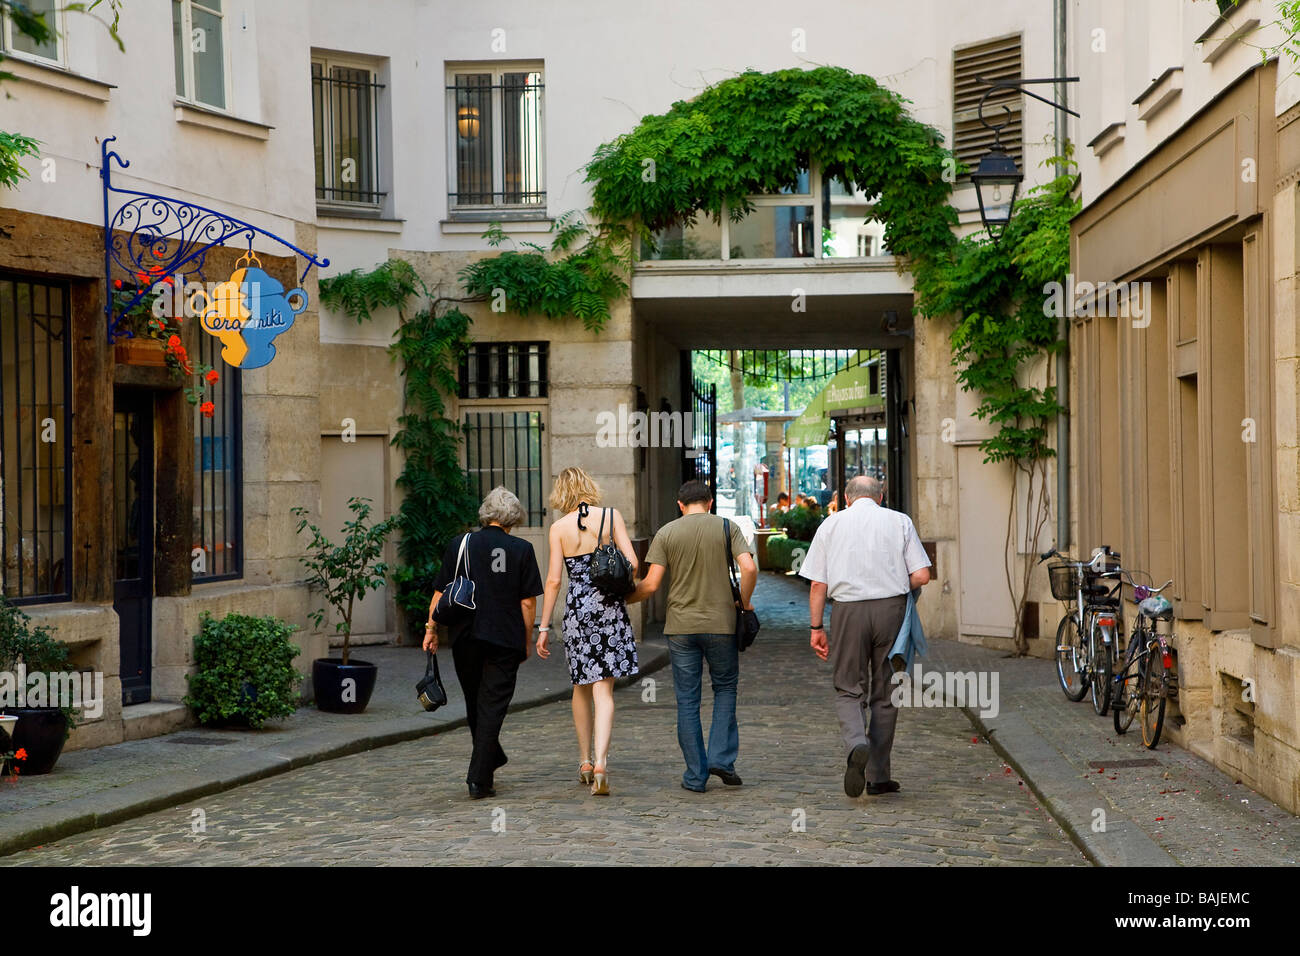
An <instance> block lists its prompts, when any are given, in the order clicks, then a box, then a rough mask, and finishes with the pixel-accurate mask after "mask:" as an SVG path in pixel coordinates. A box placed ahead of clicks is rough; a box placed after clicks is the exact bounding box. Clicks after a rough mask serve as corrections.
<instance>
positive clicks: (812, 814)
mask: <svg viewBox="0 0 1300 956" xmlns="http://www.w3.org/2000/svg"><path fill="white" fill-rule="evenodd" d="M760 582H761V583H760V587H759V591H758V592H757V594H756V598H755V603H756V604H757V605H758V606H759V609H760V614H761V616H762V619H763V622H764V630H763V633H762V634H760V636H759V641H758V643H757V644H756V645H755V647H754V648H752V649H751V650H750V651H749V652H747V653H746V654H745V656H744V658H743V659H742V676H741V689H740V722H741V723H740V726H741V759H740V761H739V763H738V765H737V769H738V770H739V771H740V773H741V774H742V775H743V776H744V778H745V781H746V782H745V786H744V787H741V788H725V787H723V786H721V784H720V783H719V782H718V781H716V780H714V781H712V782H711V783H710V787H709V792H708V793H706V794H694V793H688V792H686V791H684V790H682V789H681V788H680V787H679V785H678V784H679V781H680V776H681V771H682V765H681V757H680V754H679V752H678V750H677V746H676V736H675V725H674V704H673V693H672V682H671V671H670V669H668V668H663V669H661V670H658V671H655V672H653V673H650V674H649V675H648V676H649V679H650V680H651V681H652V683H651V684H646V683H645V680H646V675H642V676H639V677H638V678H636V679H634V681H632V682H631V683H630V684H628V685H625V687H624V688H623V689H622V690H620V691H619V692H618V695H617V701H618V708H619V709H618V716H617V721H616V727H615V739H614V749H613V754H612V757H611V766H610V771H611V785H612V787H613V790H614V795H613V796H612V797H610V798H608V799H602V798H593V797H591V796H589V795H588V794H587V793H586V791H585V789H584V788H582V787H581V786H580V785H579V784H578V782H577V777H576V760H575V754H574V753H573V751H574V749H575V744H574V739H573V728H572V722H571V719H570V715H569V708H568V706H567V704H565V703H563V702H562V701H563V699H566V698H567V697H568V694H569V685H568V681H567V674H566V671H565V668H564V663H563V655H562V653H559V652H557V653H556V654H554V655H553V656H552V658H551V660H550V661H549V662H547V663H545V664H543V663H542V662H539V661H537V660H536V659H532V660H530V662H529V663H528V664H526V665H525V666H524V668H523V669H522V670H521V678H520V692H519V694H518V695H517V697H516V702H517V703H519V704H521V705H524V706H527V705H528V704H533V705H537V704H541V706H533V708H532V709H527V710H524V711H522V712H518V713H513V714H512V716H511V717H509V718H508V719H507V721H506V724H505V730H504V736H503V743H504V746H505V747H506V749H507V751H508V752H509V753H510V755H511V762H510V764H509V765H508V766H507V767H506V768H504V769H503V770H502V771H501V772H500V774H499V776H498V795H497V797H496V798H495V799H492V800H486V801H481V802H471V801H469V800H468V799H467V798H466V796H465V792H464V784H463V782H462V781H463V779H464V771H465V764H466V762H467V761H468V755H469V746H468V734H467V732H466V731H465V730H464V729H463V721H462V720H461V717H462V713H461V708H460V706H459V703H460V702H459V689H458V687H457V685H456V682H455V680H454V678H453V676H452V674H451V672H450V667H448V670H447V671H446V672H445V673H444V678H445V682H446V684H447V687H448V690H449V692H450V694H451V696H452V703H451V705H450V706H449V707H448V708H446V709H444V710H443V711H440V712H439V713H438V714H437V715H426V714H423V713H421V712H419V711H418V710H416V709H415V704H414V701H413V700H411V697H412V696H413V685H414V682H415V680H416V679H417V677H418V675H419V673H420V672H421V671H422V669H423V655H422V654H421V653H420V652H419V651H418V650H416V649H404V648H367V649H365V650H364V651H363V652H362V653H363V654H364V655H365V656H366V657H369V658H371V659H373V660H375V661H376V662H378V663H380V664H381V667H382V668H383V670H382V672H381V683H380V688H379V690H378V691H377V693H376V698H375V701H374V702H373V703H372V705H371V708H370V711H369V712H368V713H367V714H366V715H364V716H361V717H343V716H336V715H329V714H320V713H319V712H317V711H315V710H304V711H301V712H299V714H297V715H295V716H294V717H293V718H291V719H290V720H288V721H285V722H283V723H282V724H281V725H279V726H278V727H276V728H274V729H269V730H266V731H262V732H260V733H249V732H239V731H185V732H183V733H181V734H177V735H173V737H170V738H159V739H157V740H152V741H139V742H135V743H132V744H122V745H119V746H118V747H109V748H103V749H102V750H98V751H87V752H82V753H74V754H68V755H66V756H65V757H64V758H63V760H62V761H61V762H60V765H59V768H58V769H57V770H56V772H55V773H54V774H53V775H51V776H49V777H46V778H29V779H26V780H23V781H21V782H20V783H19V785H18V786H16V787H9V786H5V785H0V808H2V809H3V810H5V811H10V810H15V809H16V810H21V812H18V813H12V812H5V813H3V815H0V853H5V852H12V851H13V850H17V849H20V848H23V847H31V846H35V845H36V844H37V843H41V842H46V843H50V842H51V841H52V840H54V839H56V838H58V837H60V836H65V835H67V834H78V835H75V836H70V837H69V838H67V839H63V840H62V841H61V842H58V843H51V845H47V846H44V847H41V848H38V849H35V850H30V851H25V852H18V853H15V854H13V855H11V856H7V857H4V858H3V859H0V865H21V864H23V863H36V864H60V863H69V864H71V863H94V864H111V863H117V864H125V863H135V864H140V863H192V864H221V863H272V864H292V863H307V864H320V863H327V864H329V863H332V864H346V863H363V864H381V863H410V864H417V865H424V864H427V863H431V862H437V863H507V864H511V863H582V862H605V863H627V864H635V863H683V864H706V863H762V864H807V863H828V864H837V863H854V864H895V863H903V864H906V863H920V864H962V863H983V864H999V863H1003V864H1016V863H1048V864H1075V865H1078V864H1086V863H1088V862H1090V861H1091V862H1093V863H1099V864H1130V865H1133V864H1136V865H1166V866H1167V865H1176V864H1187V865H1204V864H1226V865H1238V866H1240V865H1269V864H1272V865H1278V864H1288V863H1290V864H1294V863H1295V862H1296V860H1297V857H1298V856H1300V852H1298V850H1297V848H1298V847H1300V818H1297V817H1294V816H1292V815H1291V814H1289V813H1287V812H1286V811H1284V810H1281V809H1280V808H1278V807H1277V806H1275V805H1274V804H1272V803H1271V802H1269V801H1268V800H1267V799H1265V798H1263V797H1262V796H1260V795H1258V794H1256V793H1254V792H1253V791H1250V790H1249V789H1248V788H1246V787H1243V786H1242V785H1240V784H1239V783H1236V782H1235V781H1233V780H1232V779H1231V778H1229V777H1227V776H1225V775H1224V774H1222V773H1221V772H1220V771H1218V770H1216V769H1215V768H1214V767H1212V766H1210V765H1209V764H1207V763H1206V762H1205V761H1203V760H1201V759H1200V758H1199V757H1197V756H1195V755H1193V754H1190V753H1187V752H1185V751H1183V750H1181V749H1179V748H1178V747H1176V746H1174V745H1173V744H1169V743H1162V744H1161V745H1160V747H1159V749H1157V750H1156V751H1147V750H1145V749H1144V748H1143V747H1142V745H1141V740H1140V735H1139V734H1138V733H1137V732H1136V731H1130V732H1129V733H1128V734H1127V735H1124V736H1122V737H1121V736H1118V735H1116V734H1115V733H1114V730H1113V727H1112V725H1111V721H1110V719H1109V717H1107V718H1104V719H1103V718H1099V717H1097V716H1096V715H1095V714H1093V712H1092V709H1091V706H1090V704H1089V703H1088V702H1087V701H1086V700H1085V701H1083V702H1080V703H1078V704H1073V703H1070V702H1069V701H1067V700H1066V699H1065V697H1064V695H1062V694H1061V692H1060V690H1059V688H1058V687H1057V685H1056V679H1055V673H1054V670H1053V665H1052V663H1051V662H1048V661H1041V660H1033V659H1013V658H1007V657H1005V656H1002V655H1001V654H999V653H998V652H994V651H988V650H985V649H983V648H979V647H974V646H969V645H964V644H959V643H955V642H951V641H931V645H930V646H931V651H930V655H929V656H928V657H927V658H925V659H923V660H922V662H921V663H922V665H923V666H925V667H927V668H932V669H939V670H944V671H970V672H974V673H976V674H981V673H982V674H984V675H985V676H986V678H987V677H989V676H991V675H992V674H994V673H996V675H997V677H998V691H999V695H998V713H997V715H996V716H993V715H987V716H980V713H979V711H980V708H979V706H978V705H976V706H971V707H967V708H965V712H964V713H963V711H962V710H961V709H959V708H957V707H955V706H944V707H913V708H909V709H908V710H906V711H905V712H904V713H903V714H901V715H900V720H899V731H898V739H897V745H896V748H895V756H894V768H895V769H894V775H895V777H896V778H897V779H898V780H900V782H902V784H903V791H902V792H901V793H898V794H890V795H885V796H881V797H863V798H860V799H858V800H850V799H848V798H847V797H845V796H844V793H843V790H842V767H843V754H842V751H841V749H840V743H839V740H838V733H837V728H836V726H835V718H834V714H833V709H832V698H831V695H832V691H831V688H830V677H829V670H828V666H827V665H824V664H822V663H820V662H819V661H817V660H816V659H815V658H814V657H813V655H812V653H811V652H810V651H809V650H808V648H807V631H806V621H807V617H806V615H807V603H806V602H807V588H806V586H805V585H804V584H803V583H802V582H801V581H799V580H798V579H794V578H789V577H785V576H781V575H775V574H763V575H762V576H761V578H760ZM641 654H642V661H643V664H644V665H646V666H647V668H648V667H653V666H655V664H662V662H663V661H664V659H665V657H666V653H665V651H664V648H663V644H662V638H656V637H655V636H651V637H650V638H649V639H648V640H647V641H646V642H645V643H643V644H642V645H641ZM446 657H447V658H448V659H447V660H446V661H445V663H446V664H447V665H450V663H451V662H450V659H449V658H450V655H446ZM383 675H387V676H383ZM546 701H553V702H552V703H545V702H546ZM953 703H955V702H952V701H949V702H948V704H949V705H951V704H953ZM707 708H708V691H707V688H706V691H705V709H706V716H707ZM442 731H450V732H449V733H443V732H442ZM434 735H436V736H434ZM415 738H422V739H415ZM198 739H203V740H214V741H217V743H199V742H197V740H198ZM187 740H189V741H196V742H192V743H187V742H186V741H187ZM397 741H408V742H398V743H395V745H393V746H386V747H382V749H375V748H378V747H381V745H382V744H385V743H394V742H397ZM990 743H991V744H992V746H990ZM363 751H364V753H363ZM340 755H348V756H347V759H342V760H333V761H331V762H329V763H323V764H319V765H317V766H306V765H307V764H310V763H315V762H317V761H321V760H326V759H328V758H329V757H332V756H340ZM1121 761H1124V762H1125V763H1121ZM1132 761H1142V763H1139V764H1134V763H1131V762H1132ZM1150 761H1155V763H1150ZM1092 764H1096V766H1092ZM272 775H274V776H272ZM261 778H269V779H261ZM250 781H252V782H250ZM240 783H246V784H247V785H245V786H239V788H238V789H230V788H232V787H234V786H236V785H237V784H240ZM164 808H170V809H164ZM195 810H202V811H203V815H202V816H203V818H204V819H205V822H206V832H204V833H202V834H195V833H194V832H193V827H192V824H193V821H194V820H195V819H196V815H195V814H194V811H195ZM150 811H156V812H150ZM146 813H147V814H148V815H145V816H142V814H146ZM1049 813H1050V816H1049ZM1102 813H1104V821H1105V825H1104V827H1101V828H1099V827H1098V826H1097V824H1098V823H1099V822H1100V820H1101V819H1102V818H1101V816H1100V814H1102ZM125 820H129V821H130V822H126V823H121V822H120V821H125ZM60 821H61V822H60ZM108 824H117V825H113V826H106V825H108ZM60 826H62V827H63V829H61V830H60V829H59V827H60ZM90 827H105V828H103V829H97V830H94V831H93V832H80V833H79V831H85V830H88V829H89V828H90ZM1069 840H1073V841H1074V842H1073V844H1071V842H1069ZM6 841H7V842H6ZM1080 849H1081V850H1082V851H1083V852H1080Z"/></svg>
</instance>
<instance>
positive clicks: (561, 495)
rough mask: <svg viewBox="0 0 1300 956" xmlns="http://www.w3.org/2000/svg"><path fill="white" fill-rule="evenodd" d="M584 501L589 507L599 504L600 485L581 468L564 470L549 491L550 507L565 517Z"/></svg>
mask: <svg viewBox="0 0 1300 956" xmlns="http://www.w3.org/2000/svg"><path fill="white" fill-rule="evenodd" d="M584 501H585V502H586V503H587V504H589V505H598V504H600V485H598V484H596V482H595V481H594V480H593V479H592V477H591V475H589V474H587V473H586V472H585V471H583V470H582V469H581V468H577V467H570V468H565V469H564V470H563V471H562V472H560V474H559V476H558V477H557V478H556V479H555V487H554V488H552V489H551V507H552V508H554V509H555V510H556V511H558V512H560V514H565V515H567V514H568V513H569V512H570V511H576V510H577V508H578V505H580V504H582V502H584Z"/></svg>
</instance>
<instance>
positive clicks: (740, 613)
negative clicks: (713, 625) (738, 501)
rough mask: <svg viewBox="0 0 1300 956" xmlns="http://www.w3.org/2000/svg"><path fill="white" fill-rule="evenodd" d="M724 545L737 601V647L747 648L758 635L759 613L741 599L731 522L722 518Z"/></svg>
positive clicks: (728, 573) (728, 580)
mask: <svg viewBox="0 0 1300 956" xmlns="http://www.w3.org/2000/svg"><path fill="white" fill-rule="evenodd" d="M722 546H723V548H724V549H725V550H726V552H727V582H728V583H729V584H730V585H731V597H732V600H734V601H735V602H736V647H737V648H739V649H740V650H742V651H743V650H745V649H746V648H747V647H749V645H750V644H753V643H754V638H756V637H758V629H759V627H760V625H759V623H758V615H757V614H756V613H755V612H753V611H746V610H745V602H744V601H742V600H741V599H740V572H739V571H737V570H736V559H735V557H734V556H733V555H732V553H731V522H730V521H728V520H727V519H726V518H723V519H722Z"/></svg>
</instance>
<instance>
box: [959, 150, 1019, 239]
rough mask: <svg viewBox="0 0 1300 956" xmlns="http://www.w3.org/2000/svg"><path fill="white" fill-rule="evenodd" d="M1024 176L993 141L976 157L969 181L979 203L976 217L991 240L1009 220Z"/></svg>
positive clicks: (1002, 230) (997, 237)
mask: <svg viewBox="0 0 1300 956" xmlns="http://www.w3.org/2000/svg"><path fill="white" fill-rule="evenodd" d="M1024 178H1025V177H1024V174H1023V173H1022V172H1020V167H1019V166H1017V165H1016V161H1015V160H1014V159H1012V158H1011V157H1010V156H1008V155H1007V154H1006V153H1004V152H1002V150H1001V148H1000V144H998V143H996V142H995V143H994V146H993V149H992V150H991V151H990V152H989V153H988V155H986V156H985V157H984V158H983V159H981V160H980V164H979V168H978V169H976V170H975V172H973V173H971V177H970V181H971V182H972V183H974V184H975V198H977V199H978V200H979V204H980V219H981V220H983V222H984V228H985V229H987V230H988V231H989V235H991V236H992V237H993V241H994V242H997V241H998V239H1000V238H1001V237H1002V233H1003V232H1005V231H1006V228H1007V224H1008V223H1010V222H1011V210H1012V209H1013V208H1014V207H1015V204H1016V196H1017V195H1018V194H1019V192H1020V184H1021V183H1022V182H1023V181H1024ZM985 190H987V192H985Z"/></svg>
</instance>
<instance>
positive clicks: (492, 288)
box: [460, 211, 632, 331]
mask: <svg viewBox="0 0 1300 956" xmlns="http://www.w3.org/2000/svg"><path fill="white" fill-rule="evenodd" d="M551 233H552V239H551V248H550V255H549V256H548V255H547V253H546V251H545V250H543V249H542V247H541V246H540V245H538V244H537V243H534V242H524V243H521V244H520V245H522V246H523V251H521V250H519V249H507V250H504V251H503V252H501V253H500V254H499V255H496V256H491V257H489V258H486V259H480V260H478V261H477V262H473V263H470V264H469V265H468V266H466V267H465V268H464V269H462V270H461V272H460V279H461V284H462V285H463V286H464V288H465V291H466V292H467V293H469V294H470V295H471V296H473V297H475V298H478V299H485V300H488V301H492V302H494V303H496V302H499V303H500V306H502V307H504V308H505V309H508V310H509V311H511V312H515V313H517V314H519V315H528V314H530V313H533V312H540V313H541V314H542V315H544V316H546V317H547V318H551V319H562V318H566V317H568V316H574V317H575V318H578V319H581V320H582V324H583V325H584V326H585V327H586V328H588V329H591V330H593V331H599V330H600V329H602V328H604V326H605V323H606V322H607V321H609V310H610V306H611V304H612V303H614V302H615V301H617V300H618V299H621V298H622V297H623V296H625V295H626V294H627V280H626V278H624V277H625V276H626V274H627V272H628V270H629V269H630V268H631V265H632V257H631V248H632V244H631V242H630V241H629V238H628V235H627V231H626V229H624V228H622V227H620V226H619V225H617V224H613V225H606V226H599V227H593V226H590V225H589V224H588V223H586V222H585V221H584V220H582V219H581V218H580V217H579V216H578V215H577V214H576V213H575V212H573V211H569V212H567V213H564V214H563V215H562V216H558V217H557V218H556V220H555V222H554V224H553V225H552V226H551ZM484 237H485V238H486V239H487V240H488V244H489V245H491V246H492V247H493V248H496V247H498V246H500V245H501V244H502V243H503V242H505V241H506V240H507V238H508V237H507V236H506V234H505V232H504V230H502V228H501V226H500V225H499V224H497V223H493V224H492V225H491V226H490V227H489V228H488V230H487V232H485V233H484Z"/></svg>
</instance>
